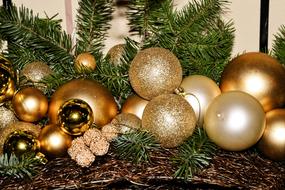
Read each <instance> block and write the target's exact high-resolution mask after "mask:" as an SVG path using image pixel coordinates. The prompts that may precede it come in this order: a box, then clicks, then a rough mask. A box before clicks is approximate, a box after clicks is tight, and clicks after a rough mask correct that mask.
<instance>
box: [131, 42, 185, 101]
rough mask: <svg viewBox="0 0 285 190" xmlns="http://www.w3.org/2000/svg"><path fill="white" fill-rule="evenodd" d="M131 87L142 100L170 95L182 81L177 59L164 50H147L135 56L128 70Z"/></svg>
mask: <svg viewBox="0 0 285 190" xmlns="http://www.w3.org/2000/svg"><path fill="white" fill-rule="evenodd" d="M129 77H130V82H131V86H132V87H133V89H134V90H135V92H136V93H137V94H138V95H139V96H141V97H143V98H144V99H147V100H150V99H152V98H154V97H156V96H158V95H160V94H166V93H172V92H173V91H174V89H176V88H177V87H178V86H179V85H180V83H181V81H182V67H181V65H180V62H179V60H178V58H177V57H176V56H175V55H174V54H173V53H172V52H171V51H169V50H167V49H164V48H157V47H155V48H147V49H144V50H142V51H140V52H138V54H137V55H136V56H135V58H134V59H133V61H132V62H131V65H130V69H129Z"/></svg>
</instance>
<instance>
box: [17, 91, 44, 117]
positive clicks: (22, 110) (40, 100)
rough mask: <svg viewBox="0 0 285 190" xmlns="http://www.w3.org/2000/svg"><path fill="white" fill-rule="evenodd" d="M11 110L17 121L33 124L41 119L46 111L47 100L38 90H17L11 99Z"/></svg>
mask: <svg viewBox="0 0 285 190" xmlns="http://www.w3.org/2000/svg"><path fill="white" fill-rule="evenodd" d="M12 105H13V109H14V111H15V113H16V115H17V116H18V118H19V119H21V120H23V121H27V122H35V121H39V120H40V119H42V118H43V117H44V116H45V115H46V113H47V110H48V99H47V97H45V95H44V94H43V93H42V92H41V91H40V90H38V89H36V88H32V87H28V88H24V89H21V90H19V91H18V92H17V93H16V94H15V96H14V97H13V99H12Z"/></svg>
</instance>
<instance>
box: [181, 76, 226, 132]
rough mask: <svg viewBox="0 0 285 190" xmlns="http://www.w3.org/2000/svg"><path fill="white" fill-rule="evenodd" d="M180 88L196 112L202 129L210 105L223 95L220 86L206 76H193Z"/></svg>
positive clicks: (184, 80)
mask: <svg viewBox="0 0 285 190" xmlns="http://www.w3.org/2000/svg"><path fill="white" fill-rule="evenodd" d="M180 87H182V88H183V90H184V93H185V95H184V98H185V99H186V100H187V101H188V102H189V103H190V105H191V106H192V108H193V109H194V111H195V114H196V117H197V119H198V122H197V124H198V125H199V126H201V127H202V126H203V122H204V115H205V112H206V110H207V108H208V106H209V104H210V103H211V102H212V101H213V99H214V98H215V97H216V96H218V95H220V94H221V90H220V88H219V86H218V85H217V84H216V83H215V82H214V81H213V80H212V79H210V78H208V77H206V76H202V75H192V76H187V77H185V78H184V79H183V80H182V83H181V85H180Z"/></svg>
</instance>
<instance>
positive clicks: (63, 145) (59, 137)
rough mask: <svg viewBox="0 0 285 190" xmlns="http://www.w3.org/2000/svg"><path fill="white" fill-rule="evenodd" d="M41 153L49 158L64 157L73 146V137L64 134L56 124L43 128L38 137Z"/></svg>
mask: <svg viewBox="0 0 285 190" xmlns="http://www.w3.org/2000/svg"><path fill="white" fill-rule="evenodd" d="M38 140H39V142H40V151H41V152H42V153H43V154H44V155H46V156H47V157H62V156H64V155H65V154H66V153H67V149H68V148H69V147H70V146H71V142H72V137H71V136H70V135H68V134H66V133H65V132H63V131H62V130H61V129H60V127H59V126H58V125H56V124H49V125H46V126H44V127H43V129H42V130H41V132H40V135H39V137H38Z"/></svg>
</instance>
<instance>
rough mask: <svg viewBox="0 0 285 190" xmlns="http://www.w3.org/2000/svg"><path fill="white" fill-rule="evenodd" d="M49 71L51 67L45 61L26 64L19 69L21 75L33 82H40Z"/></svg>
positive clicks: (50, 71)
mask: <svg viewBox="0 0 285 190" xmlns="http://www.w3.org/2000/svg"><path fill="white" fill-rule="evenodd" d="M51 73H52V70H51V68H50V67H49V66H48V65H47V64H46V63H43V62H40V61H35V62H32V63H28V64H26V65H25V66H24V67H23V69H22V71H21V74H22V75H23V76H25V77H26V78H27V79H28V80H30V81H32V82H35V83H37V82H40V81H41V80H42V79H43V78H45V77H47V76H49V75H50V74H51Z"/></svg>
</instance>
